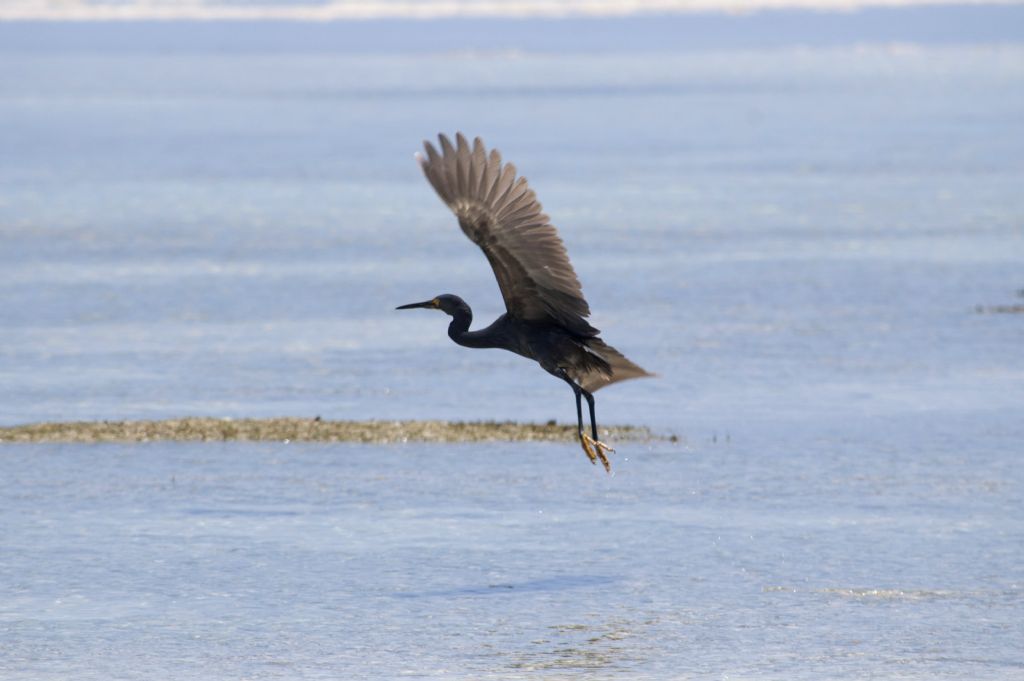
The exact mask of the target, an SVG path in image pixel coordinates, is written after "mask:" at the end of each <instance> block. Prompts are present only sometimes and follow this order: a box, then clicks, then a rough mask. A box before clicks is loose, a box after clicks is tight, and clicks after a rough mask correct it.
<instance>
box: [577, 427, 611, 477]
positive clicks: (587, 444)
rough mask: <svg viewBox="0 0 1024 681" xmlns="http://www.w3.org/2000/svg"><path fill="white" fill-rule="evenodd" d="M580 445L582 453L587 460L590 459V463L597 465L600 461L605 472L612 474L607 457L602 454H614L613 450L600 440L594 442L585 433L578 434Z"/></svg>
mask: <svg viewBox="0 0 1024 681" xmlns="http://www.w3.org/2000/svg"><path fill="white" fill-rule="evenodd" d="M580 443H581V444H582V445H583V452H584V453H585V454H586V455H587V458H589V459H590V463H592V464H594V465H597V462H598V460H600V461H601V465H603V466H604V470H605V472H607V473H611V472H612V464H611V463H610V462H609V461H608V457H607V456H605V455H604V453H605V452H612V453H614V452H615V450H614V449H612V448H611V447H609V446H608V445H606V444H605V443H603V442H601V441H600V440H595V439H594V438H592V437H590V436H589V435H587V434H586V433H580Z"/></svg>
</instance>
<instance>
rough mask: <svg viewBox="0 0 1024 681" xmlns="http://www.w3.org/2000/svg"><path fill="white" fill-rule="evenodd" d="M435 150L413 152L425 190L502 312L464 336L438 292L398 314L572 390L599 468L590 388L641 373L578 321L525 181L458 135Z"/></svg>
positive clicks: (554, 239) (558, 258) (456, 303)
mask: <svg viewBox="0 0 1024 681" xmlns="http://www.w3.org/2000/svg"><path fill="white" fill-rule="evenodd" d="M438 139H439V140H440V142H441V153H438V152H437V150H436V149H435V148H434V147H433V145H431V144H430V142H424V143H423V146H424V147H425V149H426V152H427V155H426V157H423V156H422V155H420V154H417V155H416V159H417V160H418V161H419V163H420V166H421V167H422V168H423V173H424V174H425V175H426V176H427V180H429V181H430V184H431V186H433V187H434V191H436V192H437V193H438V195H439V196H440V197H441V199H442V200H443V201H444V202H445V203H446V204H447V205H448V207H449V208H451V210H452V212H453V213H455V216H456V217H457V218H458V219H459V226H460V227H462V231H463V232H465V233H466V236H468V237H469V238H470V239H471V240H472V241H473V243H475V244H476V245H477V246H479V247H480V249H481V250H483V252H484V255H486V256H487V260H488V261H489V262H490V263H491V268H493V269H494V276H495V277H496V278H497V279H498V287H499V288H500V289H501V295H502V297H503V298H504V299H505V308H506V310H507V312H506V313H505V314H503V315H501V316H500V317H498V318H497V319H496V320H495V321H494V323H493V324H491V325H490V326H488V327H487V328H485V329H480V330H478V331H470V330H469V325H470V323H472V321H473V311H472V310H470V309H469V305H467V304H466V302H465V301H464V300H462V298H459V297H458V296H454V295H451V294H444V295H440V296H437V297H435V298H431V299H430V300H428V301H425V302H422V303H412V304H410V305H402V306H401V307H399V308H397V309H399V310H409V309H412V308H418V307H423V308H428V309H433V310H441V311H442V312H444V313H445V314H447V315H449V316H451V318H452V321H451V324H449V325H448V336H449V337H450V338H451V339H452V340H453V341H455V342H456V343H458V344H459V345H464V346H466V347H467V348H502V349H505V350H510V351H512V352H514V353H516V354H519V355H522V356H523V357H527V358H529V359H532V360H535V361H537V362H539V363H540V365H541V367H542V368H543V369H544V370H545V371H547V372H548V373H549V374H551V375H553V376H557V377H558V378H560V379H562V380H563V381H565V382H566V383H568V384H569V385H570V386H571V387H572V390H573V392H574V393H575V394H576V421H577V424H578V426H579V437H580V444H581V445H582V446H583V451H584V452H586V454H587V456H588V457H589V458H590V461H591V463H594V464H596V463H597V461H598V460H599V459H600V461H601V463H602V464H604V467H605V470H607V471H610V470H611V465H610V464H609V463H608V457H607V456H605V452H610V451H613V450H612V449H611V447H609V446H608V445H606V444H604V443H603V442H601V441H600V440H599V439H598V437H597V422H596V421H595V420H594V395H593V393H594V391H596V390H598V389H599V388H603V387H604V386H606V385H609V384H611V383H615V382H616V381H622V380H625V379H627V378H639V377H641V376H650V375H651V374H649V373H647V372H646V371H644V370H643V369H641V368H640V367H639V366H637V365H636V364H634V363H633V362H631V361H629V360H628V359H626V358H625V357H624V356H623V355H622V354H621V353H620V352H619V351H618V350H616V349H615V348H613V347H611V346H610V345H607V344H605V342H604V341H602V340H601V339H600V338H599V337H598V330H597V329H595V328H594V327H593V326H591V325H590V324H588V323H587V321H586V317H588V316H589V315H590V306H589V305H588V304H587V301H586V300H584V298H583V290H582V288H580V282H579V279H577V278H576V272H575V271H573V269H572V265H571V264H570V263H569V255H568V254H567V253H566V251H565V246H564V245H563V244H562V240H561V239H560V238H559V236H558V232H556V231H555V228H554V227H553V226H552V225H551V223H550V221H549V220H548V216H547V215H545V214H544V213H543V212H542V209H541V205H540V202H539V201H537V197H536V195H534V193H533V190H531V189H530V188H529V187H528V186H527V184H526V178H525V177H518V178H517V177H516V168H515V166H514V165H512V164H511V163H502V162H501V154H499V153H498V151H497V150H495V149H492V150H491V152H490V153H489V154H488V153H487V150H486V149H485V148H484V144H483V142H482V141H480V138H479V137H477V138H476V139H475V140H473V146H472V147H470V145H469V143H468V142H467V141H466V138H465V137H463V136H462V134H461V133H459V134H456V136H455V145H454V146H453V145H452V143H451V141H450V140H449V139H448V138H447V137H445V136H444V135H440V136H439V137H438ZM584 398H585V399H586V400H587V406H589V407H590V433H591V434H590V435H587V433H586V432H585V431H584V429H583V406H582V404H581V400H582V399H584Z"/></svg>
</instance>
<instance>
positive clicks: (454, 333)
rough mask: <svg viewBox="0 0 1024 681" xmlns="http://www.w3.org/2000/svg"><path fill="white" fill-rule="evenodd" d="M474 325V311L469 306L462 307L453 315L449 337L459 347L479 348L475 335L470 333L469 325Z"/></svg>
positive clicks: (449, 327)
mask: <svg viewBox="0 0 1024 681" xmlns="http://www.w3.org/2000/svg"><path fill="white" fill-rule="evenodd" d="M472 323H473V311H472V310H471V309H469V305H465V304H463V305H461V306H460V307H459V308H458V309H456V310H455V312H454V313H453V314H452V321H451V323H450V324H449V325H448V337H449V338H451V339H452V340H453V341H455V342H456V343H458V344H459V345H465V346H466V347H470V348H472V347H477V343H476V342H475V341H476V339H475V338H474V337H473V336H474V334H472V333H470V331H469V325H470V324H472Z"/></svg>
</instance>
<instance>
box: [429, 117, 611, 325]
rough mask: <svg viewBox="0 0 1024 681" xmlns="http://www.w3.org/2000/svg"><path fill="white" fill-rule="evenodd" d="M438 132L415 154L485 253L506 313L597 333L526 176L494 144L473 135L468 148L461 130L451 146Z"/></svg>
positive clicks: (580, 292) (585, 303)
mask: <svg viewBox="0 0 1024 681" xmlns="http://www.w3.org/2000/svg"><path fill="white" fill-rule="evenodd" d="M438 139H439V140H440V143H441V153H438V151H437V149H435V148H434V146H433V145H432V144H430V142H424V143H423V146H424V148H425V149H426V152H427V155H426V156H425V157H424V156H421V155H419V154H417V159H418V160H419V162H420V166H421V167H422V168H423V173H424V174H425V175H426V176H427V180H429V181H430V184H431V186H433V187H434V191H436V192H437V193H438V195H439V196H440V197H441V199H442V200H443V201H444V202H445V203H446V204H448V207H449V208H451V210H452V212H453V213H455V216H456V217H457V218H458V219H459V226H460V227H462V231H463V232H465V233H466V236H468V237H469V238H470V239H471V240H472V241H473V243H475V244H476V245H477V246H479V247H480V249H481V250H482V251H483V252H484V255H486V256H487V260H488V261H489V262H490V263H491V268H492V269H493V270H494V276H495V277H496V278H497V280H498V287H499V288H500V289H501V295H502V297H503V298H504V299H505V307H506V308H507V309H508V313H509V314H510V315H512V316H513V317H516V318H518V319H522V320H526V321H553V322H556V323H558V324H560V325H562V326H564V327H565V328H567V329H568V330H570V331H572V332H573V333H575V334H577V335H579V336H584V337H591V336H596V335H597V333H598V332H597V329H595V328H594V327H592V326H591V325H590V324H588V323H587V322H586V320H585V319H584V318H585V317H587V316H589V315H590V306H589V305H587V301H586V300H584V299H583V290H582V288H581V287H580V282H579V279H577V277H576V272H575V271H573V269H572V264H570V262H569V255H568V253H566V251H565V245H564V244H563V243H562V240H561V239H560V238H559V236H558V232H557V231H555V228H554V227H553V226H552V225H551V223H550V222H549V220H548V216H547V215H545V214H544V213H543V212H542V208H541V205H540V202H539V201H537V196H536V195H535V194H534V193H533V190H532V189H530V188H529V187H528V186H527V184H526V178H524V177H518V178H517V177H516V168H515V166H514V165H512V164H511V163H502V162H501V154H499V153H498V151H497V150H496V149H492V150H491V152H490V154H488V153H487V150H486V149H484V144H483V142H482V141H481V140H480V138H479V137H477V138H476V139H475V140H473V146H472V148H470V146H469V143H468V142H467V141H466V138H465V137H463V136H462V133H457V134H456V136H455V142H456V143H455V146H452V143H451V141H450V140H449V139H448V138H447V137H445V136H444V135H439V136H438Z"/></svg>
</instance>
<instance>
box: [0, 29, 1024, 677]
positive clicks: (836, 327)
mask: <svg viewBox="0 0 1024 681" xmlns="http://www.w3.org/2000/svg"><path fill="white" fill-rule="evenodd" d="M610 25H612V26H613V25H614V24H610ZM164 30H166V31H168V32H169V33H168V35H169V36H171V37H170V38H168V40H169V41H170V42H171V43H173V42H174V40H173V32H174V31H175V30H178V29H176V28H175V25H173V24H169V25H168V26H167V27H166V28H165V29H164ZM385 42H386V41H385ZM1019 42H1020V41H1018V42H1017V43H1010V44H1000V45H974V46H951V45H928V44H923V45H917V46H899V47H889V46H872V45H860V46H842V45H837V46H831V47H817V48H813V49H812V48H806V47H798V46H792V47H773V48H771V49H767V48H758V49H733V50H723V51H686V50H682V49H680V50H678V51H673V50H659V51H654V52H650V51H644V50H641V49H634V48H629V49H623V50H622V51H614V50H612V51H606V52H601V53H594V52H592V51H574V50H573V49H568V48H567V49H564V50H561V51H523V52H515V51H504V50H503V51H500V52H488V51H474V52H468V53H467V52H449V51H445V52H432V51H427V52H425V53H422V52H420V53H412V54H410V53H408V52H405V51H401V50H398V49H397V48H396V50H395V51H394V52H393V53H387V51H386V50H383V51H378V52H377V53H375V54H373V55H370V56H360V55H356V54H344V53H335V52H325V53H319V52H317V51H316V50H311V51H306V52H303V53H294V52H293V53H286V54H281V53H276V52H267V53H260V52H258V51H257V52H252V51H244V50H243V51H232V52H229V53H218V52H217V51H216V50H212V51H211V50H209V49H206V48H204V50H203V51H202V53H201V54H200V53H193V52H189V50H187V49H185V50H177V51H175V50H169V51H161V49H156V48H154V49H153V50H146V49H136V50H135V51H132V50H128V52H127V53H125V52H124V51H104V50H103V49H102V48H100V47H96V48H95V49H88V50H84V51H83V48H82V47H81V45H78V46H77V47H75V49H73V50H68V49H63V48H59V46H57V47H55V48H54V49H52V50H45V49H35V48H34V49H26V50H24V51H18V50H13V51H8V52H7V53H5V54H4V59H2V60H0V147H2V148H3V149H5V150H6V151H5V154H4V157H3V159H2V160H0V186H2V187H3V195H2V197H0V235H2V238H3V243H4V248H2V249H0V325H2V328H3V329H4V333H3V337H2V338H0V382H2V385H3V386H4V387H3V390H0V422H2V423H4V424H15V423H23V422H33V421H43V420H69V419H125V418H163V417H179V416H184V415H204V416H236V417H256V416H282V415H294V416H306V417H311V416H313V415H317V414H319V415H322V416H323V417H324V418H342V419H353V418H437V419H494V420H505V419H510V418H512V419H519V420H530V421H546V420H548V419H551V418H555V419H557V420H559V421H560V422H567V421H571V420H572V418H573V404H572V397H571V394H569V393H568V391H567V389H565V387H564V386H563V385H560V384H559V383H558V382H557V381H552V380H550V379H549V378H548V377H547V376H546V375H545V374H543V372H541V371H539V370H537V369H535V368H532V367H530V366H529V365H528V364H526V363H525V362H524V361H523V360H522V359H520V358H518V357H515V356H512V355H508V354H506V353H499V352H476V351H469V350H465V349H463V348H459V347H456V346H454V345H453V344H452V343H450V341H448V339H447V338H445V335H444V329H445V321H444V319H443V318H442V317H440V316H438V315H436V314H431V313H430V312H427V311H412V312H395V311H394V310H393V308H394V306H395V305H398V304H401V303H406V302H411V301H415V300H422V299H425V298H427V297H429V296H432V295H435V294H437V293H441V292H446V291H449V292H454V293H458V294H460V295H462V296H463V297H465V298H466V299H467V300H468V301H469V302H470V304H472V305H473V306H474V309H475V310H476V313H477V318H478V319H479V320H481V321H485V320H489V318H491V317H493V316H496V315H497V314H498V313H499V311H500V305H501V303H500V298H499V295H498V291H497V287H496V286H495V284H494V282H493V278H492V275H491V273H490V272H489V270H488V268H487V265H486V262H485V261H484V259H483V258H482V257H481V256H480V254H479V252H478V251H476V250H475V248H474V247H473V246H472V244H470V243H469V242H468V241H466V240H465V238H464V237H463V236H462V235H461V233H460V232H459V230H458V228H457V227H456V225H455V224H454V221H453V219H452V218H451V216H450V215H448V214H447V213H446V210H445V209H444V207H443V206H442V205H441V204H440V202H439V201H438V200H437V199H436V198H435V197H434V196H433V195H432V194H431V192H430V189H429V187H428V186H427V184H426V183H425V182H424V180H423V179H422V177H421V176H420V173H419V170H418V169H417V168H416V166H415V164H414V163H413V161H412V153H413V152H414V151H416V149H417V145H418V141H419V140H420V139H422V138H423V137H427V136H430V135H432V134H434V133H435V132H436V131H438V130H447V131H453V130H454V129H462V130H465V131H467V132H469V133H471V134H481V135H482V136H483V137H484V139H485V140H486V141H487V142H488V143H489V144H492V145H495V146H498V147H499V148H501V150H502V151H503V152H504V154H505V157H506V158H508V159H510V160H512V161H514V162H515V163H516V164H517V166H518V167H519V168H520V169H521V170H522V171H523V172H524V173H525V174H526V175H528V176H529V178H530V180H531V183H532V184H533V186H534V187H535V188H536V189H537V191H538V194H539V196H540V198H541V200H542V201H543V202H544V204H545V208H546V209H547V211H548V212H549V214H550V215H551V216H552V218H553V220H554V222H555V224H556V225H557V226H558V227H559V229H560V231H561V233H562V236H563V238H564V239H565V241H566V243H567V246H568V248H569V251H570V253H571V255H572V259H573V262H574V264H575V266H576V269H577V271H578V273H579V275H580V278H581V280H582V282H583V285H584V290H585V292H586V294H587V297H588V299H589V300H590V303H591V305H592V307H593V309H594V313H595V314H594V318H593V321H594V323H595V325H596V326H598V327H600V328H601V329H602V330H603V331H604V337H605V339H606V340H608V341H609V342H610V343H612V344H613V345H615V346H617V347H618V348H619V349H621V350H622V351H623V352H625V353H626V354H627V355H628V356H630V357H631V358H633V359H635V360H636V361H637V362H639V363H640V364H642V365H643V366H645V367H647V368H649V369H651V370H653V371H656V372H658V373H659V374H660V375H661V378H660V379H657V380H648V381H635V382H631V383H627V384H622V385H618V386H614V387H613V388H610V389H608V390H607V391H602V392H600V393H598V417H599V419H600V420H603V421H606V422H608V423H613V422H614V423H635V424H640V425H647V426H650V427H652V428H654V429H656V430H658V431H660V432H666V433H674V434H676V435H678V436H679V438H680V442H679V443H678V444H674V445H673V444H669V443H662V444H652V445H629V446H628V447H627V446H623V447H622V448H621V449H622V451H620V452H619V454H618V455H617V456H616V458H615V475H614V476H611V477H608V476H605V475H604V474H603V473H601V472H600V471H599V470H598V469H595V468H592V467H591V466H589V465H587V463H586V462H585V460H584V458H583V454H582V452H580V451H579V450H578V448H575V447H572V446H563V445H550V444H543V445H539V444H498V445H450V446H441V445H429V446H428V445H417V446H390V447H363V446H353V445H332V446H314V445H302V446H296V445H284V444H262V445H253V444H243V443H234V444H223V445H210V444H204V445H194V444H150V445H144V446H108V445H103V446H81V445H76V446H35V445H26V446H10V445H6V446H2V447H0V470H2V474H0V491H2V498H0V512H2V514H3V519H2V522H0V527H2V533H0V538H2V545H0V590H2V592H3V593H0V622H2V625H0V626H2V627H3V632H4V634H3V636H2V637H0V646H2V654H0V672H2V676H3V677H4V678H14V679H22V678H24V679H28V678H33V679H35V678H54V679H56V678H68V677H75V678H97V679H99V678H110V677H112V676H118V677H122V678H140V679H141V678H154V677H166V676H173V677H175V678H210V677H215V678H299V677H313V678H315V677H324V678H339V677H343V678H382V679H384V678H394V677H396V676H398V675H399V674H406V675H411V676H414V677H416V676H420V677H426V678H431V677H436V678H451V677H454V678H489V677H490V678H517V677H521V678H564V677H568V676H579V675H586V676H587V677H588V678H590V677H594V678H655V679H664V678H679V677H683V678H693V677H696V678H704V677H714V678H757V679H800V678H807V679H818V678H837V679H854V678H914V679H933V678H949V679H954V678H955V679H961V678H979V679H985V678H990V679H1007V678H1024V647H1022V646H1021V644H1020V641H1021V640H1024V631H1022V626H1021V624H1020V623H1021V622H1024V602H1022V594H1021V580H1022V578H1024V574H1022V573H1024V571H1022V568H1021V565H1024V560H1022V559H1024V555H1022V550H1021V547H1022V546H1024V527H1022V522H1021V520H1020V519H1021V518H1022V517H1024V486H1022V482H1024V481H1022V479H1021V473H1020V467H1019V466H1018V465H1017V463H1018V459H1019V454H1020V442H1022V441H1024V425H1022V420H1021V419H1020V413H1019V412H1020V405H1021V404H1022V403H1024V355H1022V354H1021V352H1020V343H1021V338H1022V331H1024V327H1022V323H1024V316H1022V315H1019V314H983V313H979V312H978V311H976V306H978V305H982V306H994V305H1013V304H1015V303H1019V302H1020V300H1021V298H1020V296H1021V293H1020V290H1021V289H1022V288H1024V274H1022V272H1024V268H1022V260H1024V232H1022V230H1021V225H1022V224H1024V195H1022V194H1021V192H1020V190H1019V188H1020V187H1021V186H1024V115H1022V113H1024V87H1022V85H1024V51H1022V49H1021V48H1020V46H1019Z"/></svg>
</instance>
